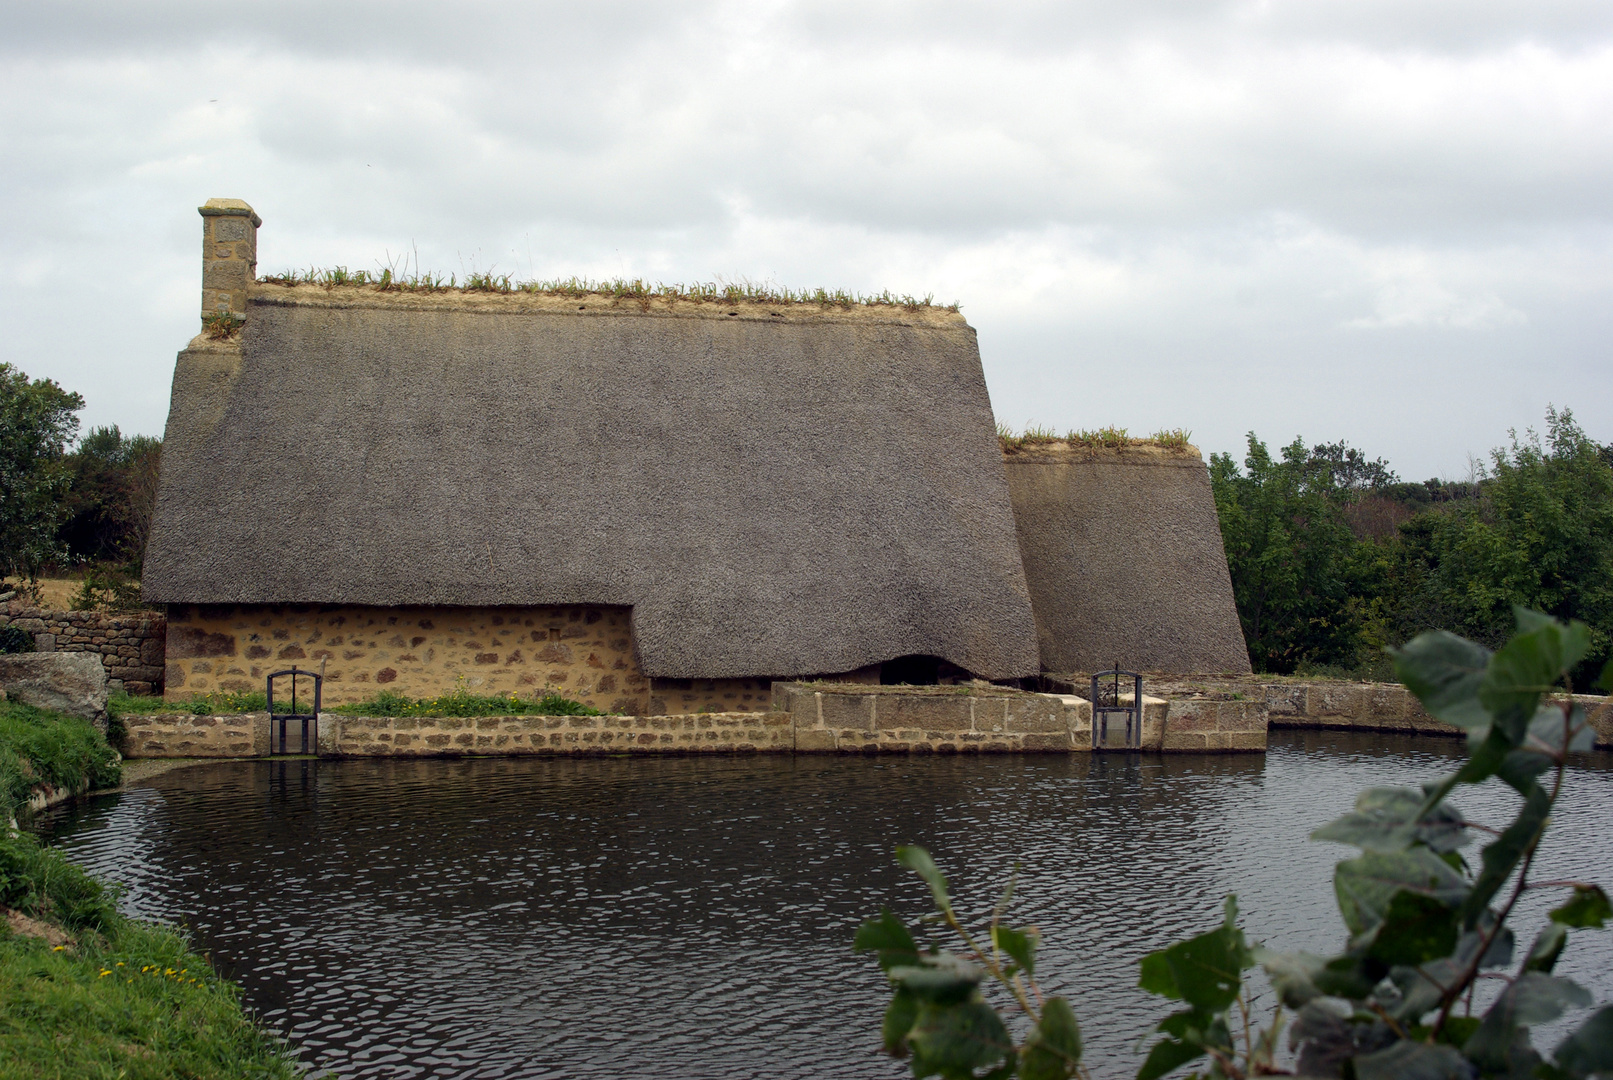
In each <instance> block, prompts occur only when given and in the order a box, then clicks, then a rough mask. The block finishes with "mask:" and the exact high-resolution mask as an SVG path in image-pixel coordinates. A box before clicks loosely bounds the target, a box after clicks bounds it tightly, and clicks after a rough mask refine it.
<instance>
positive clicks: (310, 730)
mask: <svg viewBox="0 0 1613 1080" xmlns="http://www.w3.org/2000/svg"><path fill="white" fill-rule="evenodd" d="M286 675H289V676H291V701H290V706H291V707H290V709H289V710H288V711H286V712H275V709H274V681H275V680H276V679H278V678H281V677H282V676H286ZM298 679H312V680H313V681H314V708H313V711H312V712H298V711H297V680H298ZM324 687H325V677H324V676H323V675H321V674H319V673H318V672H317V671H303V670H301V669H300V668H298V667H297V666H296V665H295V664H293V665H292V666H291V667H289V668H286V669H285V670H283V671H271V672H269V679H268V692H267V696H268V699H269V701H268V708H269V753H270V754H313V753H318V751H319V704H320V697H321V694H322V693H323V691H324ZM288 723H290V724H291V725H292V727H291V728H290V731H289V732H288V730H287V724H288ZM299 725H300V727H301V731H300V732H298V726H299ZM293 732H295V733H298V734H300V736H301V742H300V745H299V748H298V749H296V750H293V749H291V748H290V746H289V743H290V741H291V740H289V739H288V738H287V736H288V734H291V733H293Z"/></svg>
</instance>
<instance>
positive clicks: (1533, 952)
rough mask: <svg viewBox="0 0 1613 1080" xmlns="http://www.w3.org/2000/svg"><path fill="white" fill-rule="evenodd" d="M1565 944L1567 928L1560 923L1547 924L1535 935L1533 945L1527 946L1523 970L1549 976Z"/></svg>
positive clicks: (1566, 942)
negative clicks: (1527, 953) (1527, 952)
mask: <svg viewBox="0 0 1613 1080" xmlns="http://www.w3.org/2000/svg"><path fill="white" fill-rule="evenodd" d="M1567 944H1568V927H1566V926H1564V925H1562V924H1561V923H1554V922H1553V923H1547V924H1546V925H1545V926H1543V927H1541V929H1540V933H1538V934H1536V935H1535V943H1534V944H1533V945H1531V946H1529V955H1528V957H1527V958H1526V959H1525V960H1524V962H1523V969H1524V970H1525V971H1539V972H1543V973H1544V974H1547V975H1550V974H1551V970H1552V968H1554V967H1556V966H1557V958H1558V957H1559V956H1561V955H1562V954H1563V946H1564V945H1567Z"/></svg>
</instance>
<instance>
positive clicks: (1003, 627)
mask: <svg viewBox="0 0 1613 1080" xmlns="http://www.w3.org/2000/svg"><path fill="white" fill-rule="evenodd" d="M243 314H244V317H245V323H244V326H243V328H242V330H241V331H240V334H239V338H238V343H237V342H234V341H232V342H217V341H212V340H208V339H206V338H199V339H198V340H197V341H196V342H195V343H193V345H192V347H191V348H190V349H187V350H186V351H185V352H183V353H181V354H180V358H179V363H178V367H177V369H176V371H175V375H174V384H173V398H172V406H171V411H170V414H169V422H168V431H167V441H166V443H165V445H164V453H163V476H162V485H161V492H160V495H159V498H158V503H157V510H156V518H155V522H154V524H153V529H152V536H151V544H150V549H149V553H148V556H147V559H146V566H145V594H146V596H147V597H148V598H150V599H151V600H153V601H156V602H159V603H168V604H204V605H275V604H310V603H313V604H346V605H366V606H372V607H386V608H393V607H403V606H412V607H421V606H427V607H434V606H451V607H465V606H489V605H502V606H527V605H577V604H592V605H621V606H630V607H631V608H632V632H633V641H634V643H635V646H636V651H637V655H638V660H639V664H640V666H641V668H642V671H643V673H644V674H645V675H647V676H649V677H651V678H655V677H668V678H682V679H690V678H694V679H712V678H725V677H745V676H781V675H803V674H816V673H834V672H845V671H850V670H853V669H858V668H864V667H867V666H868V665H871V664H878V663H881V662H883V661H888V660H892V659H894V658H897V657H902V656H907V655H912V654H924V655H929V656H934V657H939V658H941V659H943V660H946V661H949V662H951V663H952V664H955V665H957V666H958V667H960V668H963V669H966V670H967V671H969V672H971V673H974V674H976V675H979V676H982V677H985V678H993V679H1001V678H1011V677H1016V676H1022V675H1030V674H1034V673H1035V672H1036V671H1037V668H1038V661H1037V650H1036V639H1035V631H1034V624H1033V621H1032V617H1031V610H1030V598H1029V594H1028V592H1027V589H1026V586H1025V579H1024V574H1023V571H1022V570H1021V568H1020V560H1019V551H1018V547H1017V544H1016V541H1015V534H1014V524H1013V515H1012V511H1011V510H1010V507H1009V500H1008V489H1007V485H1006V483H1005V482H1004V480H1003V471H1002V465H1001V457H1000V454H999V451H998V446H997V439H996V435H995V428H994V423H993V418H992V413H991V406H990V402H989V401H988V399H987V394H986V386H985V381H984V378H983V376H982V373H981V365H980V357H979V352H978V349H977V347H976V343H975V332H974V330H973V329H972V328H970V327H969V326H968V325H967V323H965V322H964V320H963V318H962V317H961V316H960V315H958V314H956V313H954V312H948V311H945V310H942V309H938V308H925V307H919V308H915V309H913V310H907V309H904V308H902V307H900V306H893V305H882V306H877V307H869V306H854V307H850V308H846V309H842V308H839V307H828V308H825V307H822V306H820V305H817V304H799V303H798V304H741V305H737V306H736V305H732V304H720V303H695V302H690V301H669V300H662V299H656V300H644V301H642V302H641V301H626V302H623V301H612V300H610V299H607V298H604V297H600V296H597V295H596V296H588V297H583V298H573V297H561V296H552V295H532V294H523V293H512V294H500V293H472V292H462V291H451V292H449V291H439V292H400V291H382V290H379V289H377V288H375V287H373V286H348V287H336V288H323V287H318V286H312V285H296V286H281V285H271V284H261V283H260V284H258V285H256V286H255V287H254V288H253V289H252V290H251V292H250V296H249V299H248V301H247V304H246V306H245V310H244V313H243Z"/></svg>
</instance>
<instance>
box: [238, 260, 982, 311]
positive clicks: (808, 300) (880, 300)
mask: <svg viewBox="0 0 1613 1080" xmlns="http://www.w3.org/2000/svg"><path fill="white" fill-rule="evenodd" d="M258 280H259V281H261V282H263V283H264V284H266V285H319V286H322V287H324V288H327V289H334V288H337V287H340V286H369V287H373V288H375V289H378V290H380V291H381V292H394V291H395V292H456V291H457V292H491V293H533V294H537V295H540V296H559V297H565V298H567V299H572V300H582V299H585V298H587V297H590V296H597V297H601V298H604V299H610V300H637V301H642V302H644V303H645V304H648V302H649V301H651V300H677V301H685V302H688V303H696V304H816V305H818V306H819V307H823V308H829V307H838V308H851V307H899V308H903V309H905V310H907V311H918V310H920V309H923V308H932V307H941V308H944V309H945V310H947V311H951V312H957V311H958V310H959V309H960V305H959V304H958V303H957V302H956V301H954V302H953V303H950V304H944V305H942V304H937V303H935V297H934V296H922V297H919V296H909V295H906V294H897V293H893V292H891V291H890V290H888V289H887V290H884V291H882V292H877V293H855V292H847V291H846V290H844V289H821V288H820V289H799V290H797V289H787V288H779V287H777V286H773V285H767V284H756V283H754V282H749V281H746V282H740V283H737V284H735V283H731V282H715V281H696V282H691V283H688V284H684V283H681V282H680V283H677V284H670V285H669V284H666V283H664V282H659V281H658V282H655V283H654V284H651V283H650V282H648V281H645V280H643V279H642V278H631V279H629V278H613V279H610V280H603V281H593V280H591V279H589V278H580V277H571V278H555V279H553V280H549V281H518V280H516V279H515V278H512V277H511V276H510V275H508V274H494V273H492V272H491V271H489V272H487V273H472V274H469V275H467V276H466V278H465V280H464V281H463V282H461V281H460V280H459V278H458V275H455V274H449V275H448V276H447V277H442V276H440V275H437V274H431V273H425V274H422V273H414V274H395V273H394V272H393V270H392V269H390V268H386V269H382V270H379V271H370V270H349V269H348V268H347V267H345V266H336V267H332V268H330V269H328V270H322V269H319V268H317V267H309V268H308V269H307V270H287V271H285V272H283V273H279V274H270V275H267V276H265V277H262V278H259V279H258Z"/></svg>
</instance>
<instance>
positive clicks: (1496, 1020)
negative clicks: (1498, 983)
mask: <svg viewBox="0 0 1613 1080" xmlns="http://www.w3.org/2000/svg"><path fill="white" fill-rule="evenodd" d="M1590 1003H1591V995H1590V993H1589V992H1588V991H1587V990H1586V989H1585V988H1584V987H1582V986H1580V985H1579V984H1578V983H1575V982H1573V981H1571V980H1569V979H1564V978H1560V977H1559V976H1556V975H1545V974H1542V973H1540V972H1538V971H1527V972H1524V973H1523V974H1522V975H1520V976H1518V978H1517V979H1516V980H1514V981H1513V983H1512V984H1511V985H1510V986H1508V987H1507V988H1506V989H1505V990H1503V991H1501V995H1500V996H1499V997H1498V998H1496V999H1495V1004H1493V1005H1491V1006H1490V1008H1489V1010H1488V1011H1487V1012H1486V1013H1485V1014H1484V1022H1483V1023H1481V1024H1480V1025H1479V1027H1478V1030H1477V1031H1475V1032H1474V1033H1473V1035H1472V1037H1471V1038H1469V1039H1468V1040H1467V1042H1466V1043H1464V1044H1463V1045H1462V1052H1463V1053H1464V1054H1466V1055H1467V1056H1468V1057H1469V1058H1471V1059H1472V1061H1473V1063H1474V1064H1476V1065H1477V1066H1478V1067H1479V1068H1480V1069H1481V1070H1483V1071H1484V1073H1485V1074H1486V1075H1489V1074H1490V1073H1492V1072H1503V1073H1511V1072H1515V1071H1518V1069H1517V1068H1516V1067H1520V1066H1521V1067H1522V1071H1523V1073H1524V1075H1527V1074H1528V1070H1530V1069H1533V1068H1534V1066H1535V1064H1537V1063H1538V1061H1539V1055H1537V1054H1535V1052H1534V1048H1533V1047H1532V1046H1530V1044H1529V1039H1528V1033H1527V1031H1524V1030H1523V1029H1526V1028H1529V1027H1532V1026H1534V1025H1535V1024H1545V1023H1549V1022H1551V1021H1552V1020H1555V1019H1557V1018H1558V1017H1559V1016H1561V1015H1562V1014H1563V1012H1564V1010H1566V1009H1567V1008H1568V1007H1569V1006H1584V1005H1589V1004H1590ZM1520 1034H1521V1035H1522V1036H1523V1037H1522V1038H1519V1036H1520Z"/></svg>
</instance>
